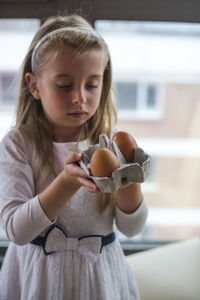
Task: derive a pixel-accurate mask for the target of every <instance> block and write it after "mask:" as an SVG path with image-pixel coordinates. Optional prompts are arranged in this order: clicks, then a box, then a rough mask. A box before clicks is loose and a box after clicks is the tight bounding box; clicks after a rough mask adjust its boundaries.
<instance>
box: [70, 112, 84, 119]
mask: <svg viewBox="0 0 200 300" xmlns="http://www.w3.org/2000/svg"><path fill="white" fill-rule="evenodd" d="M86 114H87V113H86V112H85V111H74V112H71V113H68V115H69V116H70V117H71V118H75V119H79V118H82V117H84V116H85V115H86Z"/></svg>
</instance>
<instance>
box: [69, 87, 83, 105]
mask: <svg viewBox="0 0 200 300" xmlns="http://www.w3.org/2000/svg"><path fill="white" fill-rule="evenodd" d="M72 102H73V103H79V104H83V103H85V102H86V96H85V92H84V90H83V89H82V88H77V89H75V90H74V92H73V97H72Z"/></svg>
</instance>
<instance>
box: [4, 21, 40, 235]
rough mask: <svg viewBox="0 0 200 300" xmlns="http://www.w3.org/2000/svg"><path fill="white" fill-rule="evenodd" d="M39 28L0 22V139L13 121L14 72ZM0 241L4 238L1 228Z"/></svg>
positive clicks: (31, 23) (32, 23)
mask: <svg viewBox="0 0 200 300" xmlns="http://www.w3.org/2000/svg"><path fill="white" fill-rule="evenodd" d="M39 26H40V21H39V20H37V19H2V20H0V44H1V45H3V47H0V57H1V59H0V120H1V126H0V140H1V139H2V137H3V136H4V135H5V134H6V132H7V131H8V130H9V128H10V127H11V126H12V124H13V122H14V111H15V106H16V101H17V89H16V88H17V87H15V83H16V82H17V72H18V71H19V69H20V66H21V64H22V61H23V58H24V56H25V54H26V52H27V49H28V47H29V44H30V42H31V40H32V38H33V35H34V33H35V32H36V30H37V29H38V28H39ZM0 239H5V233H4V232H3V230H2V228H1V227H0Z"/></svg>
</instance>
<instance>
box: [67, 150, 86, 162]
mask: <svg viewBox="0 0 200 300" xmlns="http://www.w3.org/2000/svg"><path fill="white" fill-rule="evenodd" d="M83 157H84V153H83V152H74V153H72V154H70V155H68V156H67V158H66V160H65V164H71V163H75V162H77V161H80V160H81V159H82V158H83Z"/></svg>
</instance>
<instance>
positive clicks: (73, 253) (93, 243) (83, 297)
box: [0, 129, 147, 300]
mask: <svg viewBox="0 0 200 300" xmlns="http://www.w3.org/2000/svg"><path fill="white" fill-rule="evenodd" d="M13 136H14V138H13ZM16 143H17V145H16ZM76 146H77V143H54V149H55V157H56V172H57V173H59V172H60V171H61V170H62V168H63V165H64V161H65V159H66V156H67V155H68V154H69V153H71V152H74V151H75V148H76ZM86 147H87V144H86V142H85V141H84V142H80V143H79V149H81V150H84V149H85V148H86ZM37 162H38V159H37V154H36V150H35V148H34V147H33V145H30V144H27V143H26V142H25V141H24V137H23V136H22V134H21V133H20V132H19V131H18V130H16V129H14V130H12V137H11V134H10V133H9V134H8V135H7V136H6V137H5V138H4V139H3V140H2V142H1V144H0V221H1V224H2V226H3V228H4V230H5V232H6V234H7V236H8V238H9V240H10V241H11V242H10V243H9V247H8V250H7V252H6V256H5V258H4V261H3V265H2V268H1V271H0V300H18V299H20V300H78V299H79V300H129V299H131V300H134V299H139V294H138V290H137V286H136V282H135V279H134V278H133V275H132V272H131V270H130V268H129V266H128V264H127V261H126V257H125V256H124V254H123V251H122V249H121V246H120V244H119V242H118V241H117V240H115V241H114V242H112V243H110V244H108V245H106V246H104V247H103V248H102V249H101V253H100V251H99V248H98V247H99V245H98V243H99V238H98V237H97V238H95V237H94V238H91V239H89V243H88V245H87V242H88V241H87V242H86V240H87V239H82V242H80V241H78V238H79V237H82V236H86V235H108V234H110V233H111V232H112V231H113V223H114V222H115V223H116V226H117V227H118V229H119V230H120V231H121V232H123V233H124V234H125V235H127V236H133V235H135V234H137V233H139V232H140V231H141V229H142V227H143V225H144V223H145V220H146V217H147V207H146V204H145V202H144V201H143V202H142V204H141V206H140V207H139V209H138V210H137V211H136V212H135V213H133V214H125V213H123V212H122V211H120V210H119V209H118V208H117V207H114V208H113V209H112V210H110V209H109V208H107V209H106V210H105V211H104V212H103V213H100V212H99V210H98V203H99V202H98V201H99V198H97V194H95V193H89V192H88V191H87V190H86V189H85V188H84V187H82V188H80V189H79V190H78V191H77V193H76V194H74V196H73V197H72V198H71V199H70V201H69V202H68V203H67V204H66V205H65V207H64V208H63V210H62V211H61V213H60V214H59V215H58V217H57V219H56V220H55V223H56V224H57V225H58V226H59V227H61V228H62V230H63V232H64V233H65V234H66V235H67V236H68V239H67V238H65V237H63V233H62V232H61V231H59V230H58V231H57V232H56V230H55V232H54V234H52V236H50V238H49V240H48V243H47V245H46V247H47V248H48V247H50V248H49V249H50V250H52V249H53V250H56V251H55V252H53V253H52V254H50V255H45V253H44V250H43V248H42V247H40V246H37V245H33V244H31V243H30V242H31V241H32V240H33V239H34V238H35V237H36V236H38V235H41V236H44V234H45V232H46V231H47V229H48V228H49V226H52V224H53V223H52V222H51V221H50V220H49V219H48V218H47V216H46V215H45V214H44V212H43V210H42V208H41V206H40V203H39V201H38V194H39V192H40V191H41V190H42V189H44V187H45V186H46V185H48V184H49V182H50V181H51V180H52V179H53V178H51V179H49V182H46V184H44V183H43V180H42V178H34V175H33V174H34V173H35V171H36V168H37ZM67 240H68V241H67ZM66 241H67V242H66ZM77 241H78V242H77ZM79 243H80V244H79ZM89 248H91V249H90V250H89ZM89 252H90V254H91V255H88V253H89Z"/></svg>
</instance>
